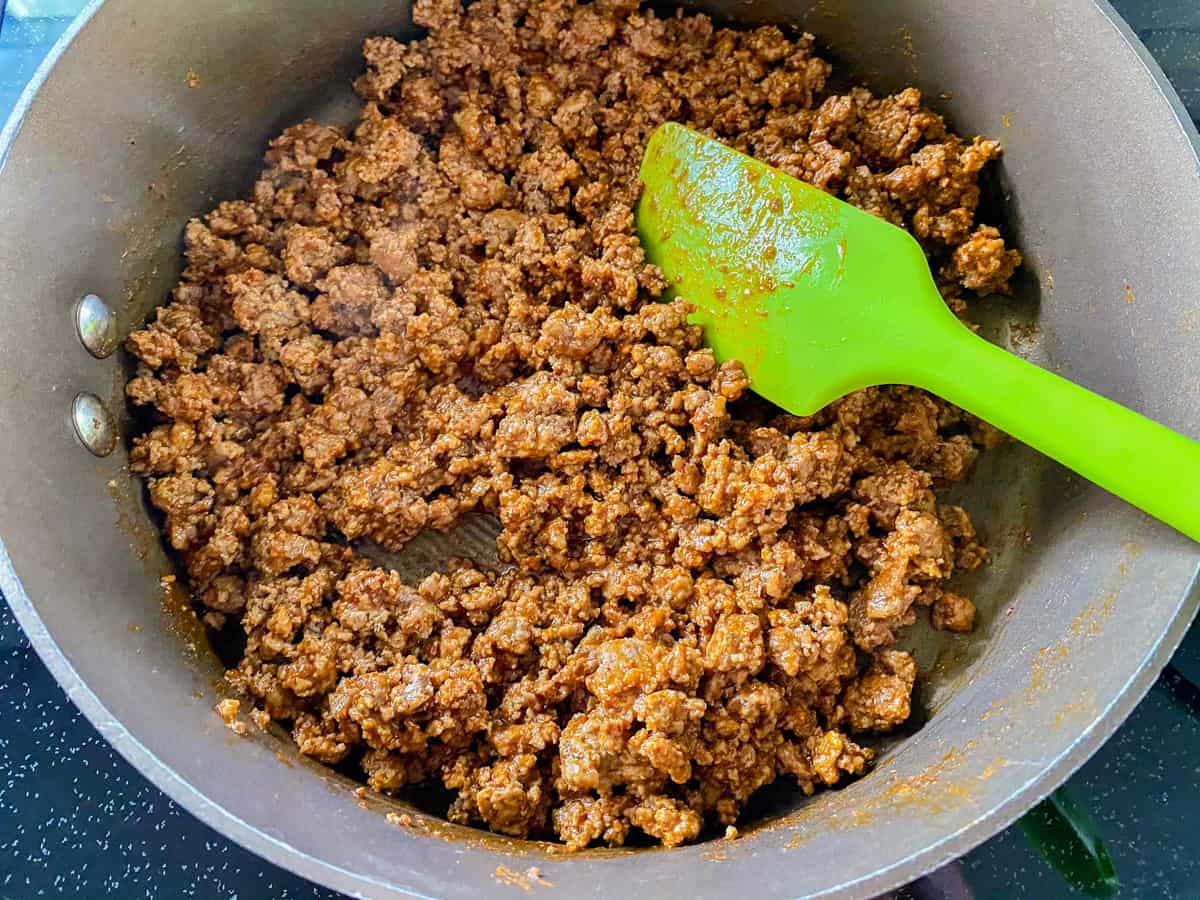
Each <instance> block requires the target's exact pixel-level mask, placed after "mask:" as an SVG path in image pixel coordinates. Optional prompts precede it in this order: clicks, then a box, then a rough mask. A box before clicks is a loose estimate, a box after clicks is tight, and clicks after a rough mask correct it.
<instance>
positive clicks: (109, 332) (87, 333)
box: [75, 294, 117, 359]
mask: <svg viewBox="0 0 1200 900" xmlns="http://www.w3.org/2000/svg"><path fill="white" fill-rule="evenodd" d="M75 331H76V333H77V334H78V335H79V340H80V341H81V342H82V343H83V346H84V347H85V348H87V352H88V353H90V354H92V356H94V357H96V358H97V359H104V357H106V356H110V355H111V354H112V352H113V351H114V350H116V349H117V316H116V314H115V313H114V312H113V311H112V310H111V309H109V308H108V304H107V303H105V302H104V301H103V300H101V299H100V298H99V297H97V296H96V295H95V294H84V295H83V296H82V297H80V298H79V302H78V303H76V304H75Z"/></svg>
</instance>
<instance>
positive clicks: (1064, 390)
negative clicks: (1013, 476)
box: [905, 320, 1200, 541]
mask: <svg viewBox="0 0 1200 900" xmlns="http://www.w3.org/2000/svg"><path fill="white" fill-rule="evenodd" d="M938 331H939V333H938V335H937V336H936V337H932V338H930V341H931V343H932V344H933V346H931V347H929V348H928V349H927V350H926V351H925V352H921V353H913V354H909V358H910V359H911V360H912V361H913V362H912V364H913V367H914V368H913V370H912V371H911V372H908V373H905V375H906V376H907V377H906V379H905V380H906V381H907V382H908V383H911V384H915V385H918V386H919V387H923V388H925V389H926V390H928V391H930V392H932V393H934V394H937V395H938V396H939V397H942V398H944V399H946V400H949V401H950V402H951V403H953V404H955V405H956V406H960V407H962V408H963V409H965V410H968V411H969V412H972V413H974V414H975V415H977V416H979V418H981V419H983V420H985V421H987V422H990V423H991V424H993V425H995V426H996V427H997V428H999V429H1000V430H1001V431H1004V432H1006V433H1008V434H1010V435H1012V436H1013V437H1015V438H1017V439H1018V440H1020V441H1022V442H1024V443H1026V444H1028V445H1030V446H1031V447H1033V448H1035V449H1037V450H1040V451H1041V452H1042V453H1045V454H1046V455H1047V456H1049V457H1051V458H1053V459H1055V460H1057V461H1058V462H1060V463H1062V464H1063V465H1064V466H1066V467H1067V468H1069V469H1073V470H1074V471H1076V472H1078V473H1079V474H1080V475H1082V476H1083V477H1084V478H1086V479H1087V480H1088V481H1092V482H1094V483H1095V484H1098V485H1099V486H1100V487H1102V488H1104V489H1105V490H1107V491H1110V492H1111V493H1113V494H1116V495H1117V496H1118V497H1120V498H1121V499H1123V500H1126V501H1127V502H1129V503H1132V504H1133V505H1134V506H1136V507H1138V508H1139V509H1141V510H1144V511H1145V512H1147V513H1149V514H1150V515H1152V516H1154V517H1155V518H1156V519H1159V520H1161V521H1163V522H1166V523H1167V524H1168V525H1170V526H1171V527H1173V528H1176V529H1178V530H1179V531H1181V532H1183V533H1184V534H1186V535H1187V536H1188V537H1190V538H1192V539H1193V540H1197V541H1200V443H1197V442H1196V441H1193V440H1191V439H1189V438H1187V437H1184V436H1183V435H1182V434H1178V433H1177V432H1174V431H1172V430H1171V429H1169V428H1166V427H1164V426H1162V425H1159V424H1158V423H1157V422H1153V421H1151V420H1150V419H1147V418H1146V417H1145V416H1142V415H1139V414H1138V413H1135V412H1133V411H1132V410H1129V409H1126V408H1125V407H1123V406H1121V405H1119V404H1117V403H1114V402H1112V401H1111V400H1107V399H1105V398H1104V397H1101V396H1100V395H1099V394H1094V393H1092V392H1091V391H1089V390H1087V389H1086V388H1082V387H1080V386H1079V385H1077V384H1072V383H1071V382H1069V381H1067V380H1066V379H1064V378H1060V377H1058V376H1057V375H1053V374H1051V373H1050V372H1047V371H1046V370H1045V369H1041V368H1038V367H1037V366H1035V365H1033V364H1032V363H1029V362H1026V361H1025V360H1023V359H1021V358H1020V357H1018V356H1014V355H1012V354H1011V353H1008V352H1007V351H1005V350H1002V349H1000V348H999V347H997V346H995V345H994V344H991V343H989V342H988V341H986V340H984V339H983V338H980V337H978V336H977V335H975V334H974V333H973V332H971V331H970V330H969V329H967V328H965V327H963V326H962V325H960V324H959V323H958V322H957V320H954V321H953V322H950V323H948V324H947V325H946V326H945V327H943V328H941V329H939V330H938ZM922 337H926V335H922Z"/></svg>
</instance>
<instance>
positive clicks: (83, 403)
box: [71, 391, 117, 456]
mask: <svg viewBox="0 0 1200 900" xmlns="http://www.w3.org/2000/svg"><path fill="white" fill-rule="evenodd" d="M71 424H72V425H74V426H75V436H76V437H78V438H79V442H80V443H81V444H83V446H84V447H86V448H87V449H88V450H90V451H91V452H92V453H94V454H96V456H108V454H110V453H112V452H113V448H115V447H116V446H117V425H116V423H115V422H114V421H113V417H112V416H111V415H110V414H109V412H108V410H107V409H105V407H104V404H103V403H102V402H101V400H100V398H99V397H97V396H96V395H95V394H89V393H87V392H86V391H85V392H84V393H82V394H78V395H77V396H76V397H75V400H74V401H73V402H72V403H71Z"/></svg>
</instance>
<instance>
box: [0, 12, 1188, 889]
mask: <svg viewBox="0 0 1200 900" xmlns="http://www.w3.org/2000/svg"><path fill="white" fill-rule="evenodd" d="M1113 2H1114V5H1115V6H1116V7H1117V8H1118V10H1119V11H1120V12H1121V14H1122V15H1124V16H1125V18H1126V19H1127V21H1128V22H1129V23H1130V25H1131V26H1132V27H1133V29H1134V30H1135V31H1136V32H1137V33H1138V35H1139V36H1140V37H1141V39H1142V40H1143V41H1144V42H1145V43H1146V45H1147V46H1148V47H1149V48H1150V50H1151V52H1152V53H1154V55H1155V56H1156V57H1157V58H1158V60H1159V62H1160V63H1161V64H1162V66H1163V68H1164V70H1165V71H1166V73H1167V75H1168V76H1169V77H1170V78H1171V80H1172V81H1173V83H1174V84H1175V86H1176V88H1177V89H1178V90H1179V92H1180V95H1181V96H1182V97H1183V100H1184V102H1185V103H1186V104H1187V105H1188V109H1189V110H1190V111H1191V113H1192V115H1193V117H1194V118H1197V119H1200V2H1198V0H1113ZM82 6H83V0H8V6H7V10H6V11H5V9H4V0H0V16H3V21H2V24H0V119H2V118H3V117H4V116H6V115H7V113H8V111H9V110H10V109H11V107H12V105H13V104H14V103H15V101H16V99H17V96H18V95H19V94H20V92H21V90H22V89H23V88H24V86H25V83H26V81H27V80H28V79H29V77H30V76H31V75H32V74H33V71H34V69H35V68H36V67H37V65H38V63H39V62H41V60H42V58H43V57H44V56H45V54H46V53H47V52H48V51H49V49H50V47H51V46H52V45H53V43H54V41H55V40H56V39H57V38H58V36H59V35H60V34H61V33H62V32H63V31H64V30H65V28H66V27H67V25H68V24H69V22H70V19H71V17H72V16H73V15H74V14H75V13H76V12H77V11H78V10H79V9H80V8H81V7H82ZM1197 287H1198V289H1200V286H1197ZM1195 684H1200V625H1197V626H1196V627H1194V628H1193V629H1192V631H1191V633H1190V634H1189V635H1188V637H1187V639H1186V640H1185V642H1184V645H1183V646H1182V647H1181V649H1180V650H1179V652H1178V653H1177V654H1176V656H1175V658H1174V660H1173V662H1172V667H1171V668H1170V669H1169V670H1168V671H1167V672H1166V673H1165V674H1164V675H1163V677H1162V678H1160V680H1159V682H1158V684H1156V685H1155V687H1154V689H1153V690H1152V691H1151V692H1150V694H1149V695H1148V696H1147V697H1146V699H1145V700H1144V701H1143V702H1142V704H1141V705H1140V706H1139V707H1138V708H1137V709H1136V710H1135V711H1134V713H1133V715H1132V716H1130V718H1129V720H1128V721H1127V722H1126V724H1125V725H1124V726H1123V727H1122V728H1121V729H1120V730H1119V731H1118V732H1117V734H1116V735H1115V736H1114V737H1113V738H1112V739H1111V740H1110V741H1109V742H1108V743H1107V744H1106V745H1105V746H1104V747H1103V748H1102V749H1101V750H1100V751H1099V752H1098V753H1097V754H1096V756H1095V757H1094V758H1093V759H1092V760H1091V761H1090V762H1089V763H1088V764H1087V765H1085V766H1084V767H1083V768H1082V769H1081V770H1080V771H1079V772H1078V773H1077V774H1076V775H1075V777H1074V778H1073V779H1072V780H1071V781H1070V783H1069V785H1068V789H1069V791H1070V793H1071V794H1072V796H1074V797H1075V798H1076V799H1077V800H1078V801H1080V802H1081V803H1082V804H1083V805H1084V806H1086V807H1087V809H1088V810H1090V812H1091V815H1092V817H1093V818H1094V819H1095V821H1096V824H1097V827H1098V830H1099V833H1100V834H1101V835H1102V837H1103V839H1104V841H1105V843H1106V844H1107V847H1108V850H1109V853H1110V854H1111V856H1112V860H1113V862H1114V864H1115V867H1116V870H1117V874H1118V877H1119V878H1120V881H1121V885H1122V887H1121V891H1120V896H1122V897H1138V898H1153V897H1172V898H1173V897H1200V828H1197V827H1196V823H1197V822H1200V690H1197V688H1196V687H1195ZM901 893H902V894H904V895H906V896H919V897H924V898H930V900H933V898H945V900H966V898H972V897H973V898H978V900H988V898H1026V897H1027V898H1037V900H1057V898H1070V897H1078V896H1080V895H1079V894H1078V893H1076V892H1075V891H1074V890H1073V889H1072V888H1071V887H1070V886H1069V885H1068V884H1067V883H1066V882H1064V881H1063V880H1062V879H1061V878H1059V877H1058V876H1057V875H1056V874H1055V873H1054V872H1053V871H1052V870H1051V869H1050V867H1049V866H1047V865H1046V864H1045V863H1044V862H1043V861H1042V860H1041V859H1040V858H1039V857H1038V856H1037V855H1036V854H1035V853H1034V852H1032V851H1031V849H1030V848H1029V845H1028V844H1027V842H1026V840H1025V839H1024V837H1023V836H1022V834H1021V833H1020V831H1019V830H1018V829H1017V828H1015V827H1014V828H1010V829H1009V830H1008V831H1005V832H1003V833H1002V834H1000V835H998V836H997V837H995V838H993V839H992V840H990V841H988V842H987V843H986V844H984V845H983V846H981V847H979V848H978V849H976V850H975V851H973V852H972V853H970V854H968V855H967V856H966V857H964V858H963V859H962V860H960V861H959V862H958V863H955V864H952V866H950V867H948V868H947V869H946V870H943V871H942V872H941V873H938V874H937V875H936V876H935V877H934V878H932V879H925V880H923V881H922V882H920V883H918V884H917V885H914V886H912V887H911V888H910V889H908V890H906V891H905V892H901ZM338 896H339V895H337V894H335V893H334V892H332V891H328V890H326V889H324V888H320V887H317V886H315V885H313V884H311V883H309V882H307V881H305V880H303V879H301V878H299V877H297V876H294V875H291V874H290V873H287V872H285V871H283V870H281V869H278V868H276V867H275V866H273V865H271V864H270V863H267V862H265V861H263V860H261V859H259V858H258V857H257V856H254V855H253V854H251V853H249V852H248V851H246V850H243V849H242V848H241V847H239V846H237V845H236V844H233V843H231V842H230V841H228V840H226V839H225V838H223V837H221V836H220V835H219V834H217V833H216V832H214V831H213V830H212V829H210V828H208V827H207V826H206V825H204V824H202V823H201V822H200V821H199V820H197V819H195V818H193V817H192V816H191V815H190V814H189V813H187V812H185V811H183V810H182V809H180V808H179V807H178V806H176V805H175V803H173V802H172V801H171V800H169V799H168V798H167V797H166V796H165V795H164V794H163V793H161V792H160V791H159V790H158V789H157V788H156V787H154V786H153V785H151V784H150V783H149V782H148V781H146V780H145V779H144V778H142V776H141V775H139V774H138V773H137V772H136V771H135V770H134V769H133V768H132V767H131V766H130V765H129V764H128V763H126V762H125V761H124V760H123V759H121V758H120V757H119V756H118V755H117V754H116V753H115V752H114V751H113V750H112V749H111V748H110V747H109V745H108V744H107V743H105V741H104V740H103V738H101V737H100V735H99V734H98V733H97V732H96V731H95V729H93V728H92V726H91V725H90V724H89V723H88V722H87V721H86V720H85V719H84V718H83V717H82V716H81V715H80V714H79V713H78V712H77V711H76V709H75V708H74V706H72V705H71V703H70V702H69V701H68V700H67V698H66V696H65V695H64V694H63V692H62V690H61V689H60V688H59V687H58V685H57V684H56V683H55V681H54V679H53V678H52V677H51V676H50V674H49V672H48V671H47V670H46V668H45V667H44V666H43V665H42V663H41V662H40V660H39V659H38V658H37V656H36V655H35V654H34V652H33V650H32V649H31V648H30V647H29V644H28V642H27V641H26V639H25V636H24V634H23V633H22V632H21V629H20V628H19V627H18V626H17V624H16V622H15V621H14V620H13V618H12V615H11V613H10V612H9V610H8V606H7V604H5V603H3V602H0V900H26V898H34V897H87V898H92V897H95V898H102V897H119V898H122V900H126V898H130V900H131V898H137V897H147V898H161V897H197V898H227V900H257V898H273V900H298V898H320V900H334V898H336V897H338Z"/></svg>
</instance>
